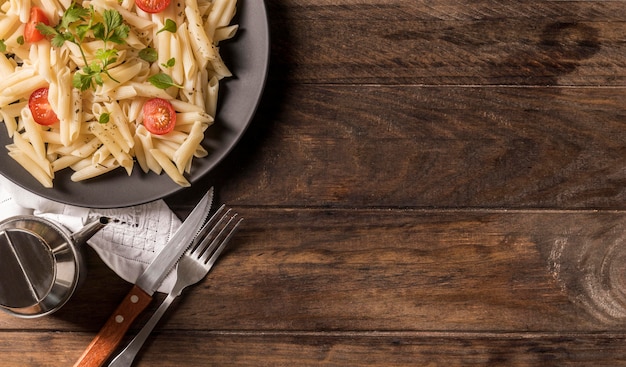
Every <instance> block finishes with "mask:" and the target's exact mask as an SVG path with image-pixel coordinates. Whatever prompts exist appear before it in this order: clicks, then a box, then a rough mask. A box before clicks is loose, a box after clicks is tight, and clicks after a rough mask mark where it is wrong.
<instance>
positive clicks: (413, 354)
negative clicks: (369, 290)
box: [0, 332, 626, 367]
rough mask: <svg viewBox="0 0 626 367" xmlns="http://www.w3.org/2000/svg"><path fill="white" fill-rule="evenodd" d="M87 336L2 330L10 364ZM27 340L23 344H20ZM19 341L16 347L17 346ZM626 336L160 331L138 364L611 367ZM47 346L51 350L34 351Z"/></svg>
mask: <svg viewBox="0 0 626 367" xmlns="http://www.w3.org/2000/svg"><path fill="white" fill-rule="evenodd" d="M84 337H85V336H84V335H80V334H59V333H51V332H42V333H22V332H15V333H0V353H1V354H2V365H3V366H4V367H30V366H33V367H34V366H37V367H61V366H70V365H72V363H73V362H74V358H73V357H74V355H78V354H79V353H80V344H81V339H83V338H84ZM15 340H20V342H21V343H20V344H17V343H15ZM16 344H17V345H16ZM625 345H626V335H624V334H623V333H619V334H611V333H600V334H572V333H566V334H563V335H554V334H496V333H492V334H471V333H470V334H463V333H462V334H456V333H446V332H441V333H427V334H419V333H416V334H413V333H342V332H333V333H326V332H320V333H280V332H277V333H265V334H263V335H254V334H248V333H221V332H218V333H211V332H187V333H170V332H158V333H155V334H154V335H153V337H152V338H151V339H150V340H149V341H148V343H147V344H146V347H145V349H144V350H143V351H142V352H140V354H139V356H138V357H137V360H136V363H135V364H134V366H137V367H141V366H146V367H147V366H159V367H169V366H171V367H179V366H194V367H195V366H254V367H257V366H320V365H324V366H338V367H339V366H340V367H352V366H354V367H361V366H372V367H374V366H385V367H387V366H416V365H419V366H442V365H445V366H464V367H465V366H489V365H506V366H539V365H540V366H589V365H593V366H610V367H614V366H616V365H619V364H616V363H615V361H616V360H623V359H626V352H625V350H626V348H624V346H625ZM42 348H45V353H32V351H33V350H39V349H42Z"/></svg>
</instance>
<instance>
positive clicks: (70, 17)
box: [37, 3, 130, 91]
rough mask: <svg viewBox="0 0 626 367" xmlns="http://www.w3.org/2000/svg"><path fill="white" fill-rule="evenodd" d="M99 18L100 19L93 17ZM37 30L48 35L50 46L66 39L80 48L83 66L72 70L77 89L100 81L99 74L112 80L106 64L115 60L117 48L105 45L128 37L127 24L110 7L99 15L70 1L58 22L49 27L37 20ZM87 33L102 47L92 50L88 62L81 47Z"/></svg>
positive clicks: (97, 83) (120, 42) (101, 78)
mask: <svg viewBox="0 0 626 367" xmlns="http://www.w3.org/2000/svg"><path fill="white" fill-rule="evenodd" d="M100 18H101V19H102V20H103V22H99V21H97V19H100ZM37 30H39V32H41V34H43V35H45V36H52V39H51V44H52V46H54V47H61V46H62V45H63V43H65V42H66V41H68V42H72V43H74V44H76V45H77V46H78V48H79V49H80V53H81V56H82V58H83V61H84V64H85V65H84V66H83V67H82V68H81V70H80V71H77V72H76V73H74V77H73V79H72V82H73V84H74V87H76V88H79V89H80V90H81V91H84V90H87V89H89V88H95V87H96V85H102V84H103V82H104V80H103V74H104V75H106V76H107V77H109V79H111V80H114V81H117V80H115V78H113V77H112V76H111V74H109V68H110V67H111V65H112V64H114V63H115V62H117V59H118V50H117V49H115V48H114V47H111V48H109V47H108V46H109V43H115V44H123V43H125V39H126V38H127V37H128V33H129V31H130V27H129V26H128V25H127V24H125V23H124V19H123V18H122V15H121V14H120V13H119V12H118V11H117V10H113V9H107V10H105V11H104V13H102V15H101V17H100V15H99V14H96V11H95V10H94V8H93V7H89V8H83V7H82V6H80V5H78V4H76V3H72V5H71V6H70V7H69V8H68V9H67V10H66V11H65V13H64V14H63V16H62V17H61V22H60V23H59V25H57V26H56V27H50V26H48V25H45V24H43V23H38V24H37ZM87 37H93V38H94V39H96V40H101V41H103V42H104V48H101V49H98V50H96V52H95V60H94V61H92V62H91V63H89V61H88V60H87V57H86V56H85V51H84V50H83V48H82V45H81V44H82V43H83V41H84V40H85V38H87Z"/></svg>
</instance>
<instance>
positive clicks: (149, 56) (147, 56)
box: [139, 47, 159, 62]
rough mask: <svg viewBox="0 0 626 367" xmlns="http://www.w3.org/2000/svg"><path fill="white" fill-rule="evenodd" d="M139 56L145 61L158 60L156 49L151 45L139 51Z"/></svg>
mask: <svg viewBox="0 0 626 367" xmlns="http://www.w3.org/2000/svg"><path fill="white" fill-rule="evenodd" d="M139 57H140V58H141V59H142V60H145V61H147V62H155V61H157V60H158V58H159V55H157V51H156V50H155V49H153V48H152V47H146V48H144V49H143V50H141V51H139Z"/></svg>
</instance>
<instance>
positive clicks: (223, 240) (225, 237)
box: [199, 213, 243, 269]
mask: <svg viewBox="0 0 626 367" xmlns="http://www.w3.org/2000/svg"><path fill="white" fill-rule="evenodd" d="M236 217H237V213H235V214H233V216H232V217H230V219H229V220H228V222H227V223H226V224H225V225H224V227H223V228H222V229H221V230H220V232H219V233H218V234H217V236H216V237H215V238H214V239H213V241H212V243H211V246H210V247H211V250H210V251H209V250H207V251H205V252H204V254H203V255H202V257H201V258H200V259H199V260H200V261H201V262H202V263H204V264H205V266H206V267H207V268H209V269H210V268H211V267H212V266H213V264H214V263H215V261H216V260H217V258H218V257H219V255H220V254H221V253H222V250H224V248H225V247H226V245H227V244H228V242H229V241H230V239H231V238H232V236H233V235H234V234H235V232H236V231H237V228H238V227H239V224H240V223H241V222H242V221H243V218H239V220H238V221H237V222H236V223H235V224H233V225H232V226H231V223H233V221H234V220H235V218H236ZM229 226H231V228H230V230H228V228H229ZM227 230H228V232H227ZM218 245H219V246H218ZM215 246H218V247H217V249H216V250H215V252H213V254H211V251H213V250H212V248H214V247H215ZM209 256H210V257H209Z"/></svg>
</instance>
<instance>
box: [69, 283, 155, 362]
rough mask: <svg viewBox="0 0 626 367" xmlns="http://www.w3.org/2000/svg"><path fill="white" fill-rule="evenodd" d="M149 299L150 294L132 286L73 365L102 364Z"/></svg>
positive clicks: (150, 299) (146, 305)
mask: <svg viewBox="0 0 626 367" xmlns="http://www.w3.org/2000/svg"><path fill="white" fill-rule="evenodd" d="M150 301H152V296H151V295H149V294H148V293H146V292H144V291H143V290H142V289H141V288H139V287H138V286H136V285H135V286H133V288H132V289H131V290H130V292H128V294H127V295H126V297H124V299H123V300H122V302H121V303H120V305H119V306H118V307H117V309H116V310H115V312H114V313H113V314H112V315H111V317H109V319H108V320H107V322H106V323H105V324H104V326H103V327H102V329H100V332H98V335H96V337H95V338H94V339H93V340H92V341H91V343H90V344H89V346H87V349H85V351H84V352H83V354H82V356H80V358H79V359H78V361H77V362H76V363H75V364H74V367H100V366H102V365H103V364H104V362H106V360H107V359H108V358H109V356H110V355H111V354H112V353H113V351H115V348H117V346H118V345H119V344H120V342H121V341H122V338H123V337H124V334H126V331H128V328H129V327H130V325H131V324H132V323H133V321H134V320H135V319H136V318H137V316H138V315H139V314H140V313H141V312H142V311H143V310H145V309H146V307H148V305H149V304H150Z"/></svg>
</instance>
